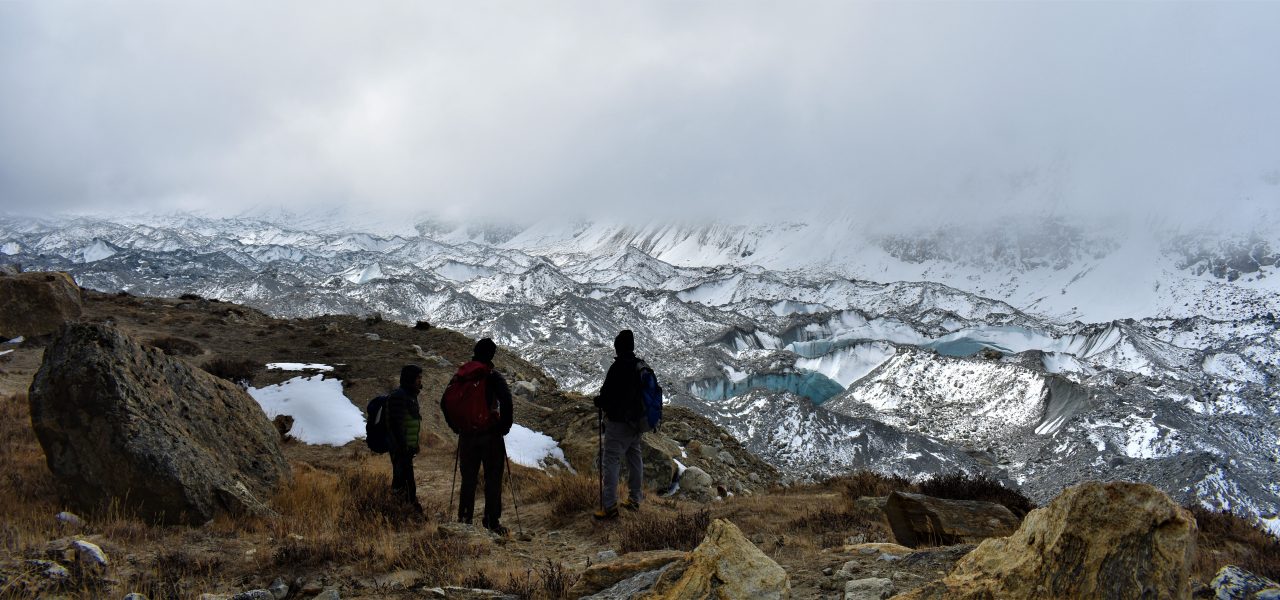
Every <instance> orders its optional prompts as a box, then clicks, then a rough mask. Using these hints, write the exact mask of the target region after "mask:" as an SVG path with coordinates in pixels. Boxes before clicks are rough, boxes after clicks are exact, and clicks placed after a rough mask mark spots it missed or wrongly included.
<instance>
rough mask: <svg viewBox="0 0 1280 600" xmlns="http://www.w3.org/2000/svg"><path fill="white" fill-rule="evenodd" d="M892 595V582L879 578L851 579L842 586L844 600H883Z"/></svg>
mask: <svg viewBox="0 0 1280 600" xmlns="http://www.w3.org/2000/svg"><path fill="white" fill-rule="evenodd" d="M892 595H893V581H891V580H889V579H883V578H880V577H871V578H867V579H853V580H850V581H847V582H845V584H844V600H883V599H884V598H888V597H890V596H892Z"/></svg>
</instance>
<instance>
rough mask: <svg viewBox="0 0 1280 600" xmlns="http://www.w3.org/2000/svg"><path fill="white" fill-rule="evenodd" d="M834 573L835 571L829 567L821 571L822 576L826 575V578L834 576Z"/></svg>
mask: <svg viewBox="0 0 1280 600" xmlns="http://www.w3.org/2000/svg"><path fill="white" fill-rule="evenodd" d="M835 572H836V570H835V569H833V568H831V567H827V568H825V569H823V570H822V574H823V575H826V576H827V577H830V576H832V575H834V574H835Z"/></svg>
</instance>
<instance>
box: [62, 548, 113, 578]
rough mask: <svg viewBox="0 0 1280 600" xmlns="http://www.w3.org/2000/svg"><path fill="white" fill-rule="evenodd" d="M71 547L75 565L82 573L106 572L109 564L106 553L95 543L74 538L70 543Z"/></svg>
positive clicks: (99, 573)
mask: <svg viewBox="0 0 1280 600" xmlns="http://www.w3.org/2000/svg"><path fill="white" fill-rule="evenodd" d="M71 549H72V550H74V551H75V553H76V566H77V567H79V568H80V571H81V572H82V573H93V574H97V575H101V574H103V573H106V572H107V567H108V566H109V561H108V560H107V553H106V552H103V551H102V548H99V547H98V545H97V544H95V543H93V542H86V541H84V540H76V541H75V542H74V543H72V544H71Z"/></svg>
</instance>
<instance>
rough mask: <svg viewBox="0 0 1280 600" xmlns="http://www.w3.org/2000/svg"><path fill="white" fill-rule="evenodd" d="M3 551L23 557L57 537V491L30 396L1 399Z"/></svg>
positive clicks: (0, 517)
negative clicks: (34, 424) (34, 426)
mask: <svg viewBox="0 0 1280 600" xmlns="http://www.w3.org/2000/svg"><path fill="white" fill-rule="evenodd" d="M0 464H3V465H4V469H3V470H2V471H0V549H2V550H4V551H5V552H10V553H21V552H24V551H26V550H28V549H30V548H32V547H34V546H36V545H37V544H43V543H44V542H45V541H47V540H49V539H52V538H51V537H50V536H51V535H54V534H56V533H57V524H56V522H55V521H54V520H53V515H55V514H57V513H58V511H60V510H62V508H61V507H60V506H58V504H57V503H56V501H55V500H54V499H56V498H57V497H58V490H57V485H56V484H55V482H54V479H53V476H52V475H50V474H49V469H48V467H47V466H46V465H45V457H44V451H43V450H42V449H41V448H40V444H39V442H38V441H37V440H36V436H35V432H34V431H32V429H31V413H30V407H29V405H28V403H27V395H26V394H17V395H13V396H9V397H6V398H3V399H0Z"/></svg>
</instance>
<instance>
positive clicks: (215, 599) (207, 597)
mask: <svg viewBox="0 0 1280 600" xmlns="http://www.w3.org/2000/svg"><path fill="white" fill-rule="evenodd" d="M200 600H231V596H230V595H228V594H200Z"/></svg>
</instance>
